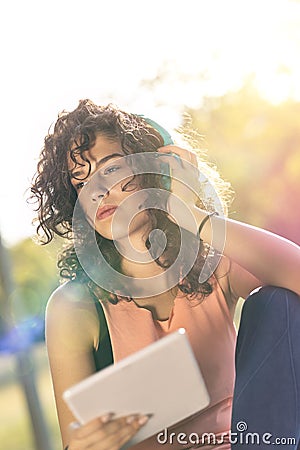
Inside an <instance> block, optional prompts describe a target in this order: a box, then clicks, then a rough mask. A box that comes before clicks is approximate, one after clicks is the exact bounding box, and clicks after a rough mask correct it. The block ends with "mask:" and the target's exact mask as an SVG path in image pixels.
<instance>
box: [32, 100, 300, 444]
mask: <svg viewBox="0 0 300 450" xmlns="http://www.w3.org/2000/svg"><path fill="white" fill-rule="evenodd" d="M204 173H205V174H204ZM32 193H33V196H35V197H36V199H37V200H38V211H39V227H38V230H39V231H43V232H44V235H45V237H46V241H45V242H46V243H47V242H50V241H51V240H52V238H53V236H54V235H58V236H62V237H64V238H68V239H69V247H67V248H65V250H64V252H63V253H62V256H61V258H60V260H59V267H60V273H61V275H62V277H63V278H65V279H69V281H68V282H67V283H65V284H63V285H62V286H61V287H60V288H58V289H57V290H56V291H55V292H54V293H53V295H52V296H51V298H50V300H49V303H48V307H47V317H46V338H47V349H48V354H49V360H50V366H51V373H52V379H53V385H54V391H55V397H56V404H57V411H58V417H59V423H60V428H61V433H62V440H63V446H64V447H66V446H67V448H68V449H69V450H77V449H80V450H84V449H95V450H96V449H97V450H106V449H109V450H114V449H119V448H121V447H122V445H124V443H125V442H127V441H128V440H130V439H131V437H132V436H133V435H134V434H135V433H136V432H137V430H139V428H140V427H142V426H143V425H144V424H145V423H146V422H147V420H148V419H149V418H148V417H147V416H129V417H124V418H121V419H114V417H113V414H109V415H107V416H105V417H100V418H99V419H96V420H94V421H92V422H90V423H89V424H87V425H85V426H81V427H79V426H77V425H76V424H75V426H74V424H73V426H70V423H73V422H74V417H73V416H72V414H71V412H70V411H69V410H68V408H67V406H66V404H65V403H64V402H63V400H62V393H63V392H64V391H65V390H66V389H67V388H68V387H70V386H71V385H73V384H75V383H77V382H79V381H80V380H82V379H84V378H86V377H87V376H89V375H91V374H92V373H94V372H95V371H98V370H101V369H102V368H103V367H105V366H107V365H109V364H111V363H112V362H117V361H119V360H120V359H122V358H124V357H126V356H127V355H129V354H131V353H133V352H135V351H137V350H139V349H141V348H143V347H145V346H146V345H148V344H150V343H151V342H153V341H155V340H157V339H159V338H161V337H163V336H165V335H166V334H168V333H170V332H172V331H174V330H175V329H178V328H179V327H184V328H186V330H187V333H188V336H189V339H190V342H191V345H192V347H193V350H194V353H195V356H196V358H197V360H198V363H199V366H200V367H201V371H202V373H203V375H204V378H205V381H206V384H207V388H208V391H209V394H210V400H211V401H210V405H209V406H208V407H207V408H206V409H205V410H203V411H200V412H199V413H197V414H195V415H194V416H192V417H191V418H187V419H186V420H184V421H183V422H181V423H180V424H177V425H176V426H174V427H172V429H171V431H173V432H174V433H175V435H177V434H178V433H182V432H183V433H185V434H186V435H187V436H189V435H191V434H192V433H195V432H196V433H197V434H198V435H199V436H202V435H203V434H204V433H213V434H214V436H215V441H214V442H211V441H209V438H207V439H206V440H203V439H200V440H199V441H198V442H195V441H189V442H186V443H180V442H178V440H177V441H176V440H175V441H173V443H170V442H169V443H167V444H166V445H165V448H167V449H169V448H170V449H171V448H172V449H177V448H198V447H200V446H201V447H203V448H212V447H213V448H217V447H219V448H224V449H225V448H230V441H231V443H232V444H235V446H236V447H237V448H242V447H243V445H244V442H243V439H242V438H243V436H242V437H241V436H240V434H241V432H243V431H245V429H246V428H247V427H249V431H251V432H256V433H266V432H268V433H270V434H272V436H273V438H274V436H275V437H276V436H277V437H278V436H279V437H280V436H286V437H291V438H294V441H295V443H292V444H291V446H288V447H287V445H285V448H297V442H298V439H299V428H300V422H299V417H300V412H299V403H297V401H298V400H297V398H296V397H297V394H298V395H299V378H300V369H299V360H300V358H298V357H297V354H296V353H297V352H298V354H299V350H298V349H297V346H296V345H294V344H293V343H294V342H295V340H296V339H298V342H299V337H300V335H299V329H300V327H298V326H297V324H299V320H300V303H299V298H298V296H299V294H300V283H299V279H298V274H299V269H300V250H299V247H298V246H296V245H295V244H293V243H291V242H289V241H287V240H286V239H283V238H281V237H279V236H276V235H274V234H272V233H269V232H267V231H264V230H262V229H258V228H255V227H252V226H250V225H247V224H244V223H241V222H238V221H234V220H231V219H228V218H226V217H225V216H226V214H224V213H223V211H224V210H225V211H226V199H227V198H228V186H227V185H226V183H222V181H221V180H220V178H219V177H218V175H217V174H216V172H214V171H213V170H212V169H209V168H208V167H207V166H206V165H205V164H204V163H203V162H201V161H200V160H199V159H198V158H197V157H196V155H195V153H194V152H192V151H189V150H187V149H183V148H181V147H178V146H176V145H174V144H173V142H172V140H171V138H170V136H169V135H168V133H167V132H166V131H165V130H164V129H163V128H162V127H160V126H159V125H157V124H156V123H155V122H153V121H151V120H150V119H147V118H144V117H143V116H138V115H135V114H129V113H126V112H123V111H121V110H119V109H118V108H116V107H114V106H112V105H108V106H107V107H99V106H97V105H95V104H94V103H92V102H91V101H89V100H84V101H81V102H80V103H79V106H78V107H77V108H76V109H75V110H74V111H73V112H71V113H67V112H64V113H62V114H61V115H60V116H59V118H58V120H57V122H56V124H55V127H54V130H53V133H51V134H49V135H48V136H46V138H45V145H44V148H43V151H42V153H41V158H40V162H39V164H38V170H37V174H36V177H35V180H34V183H33V186H32ZM225 227H226V239H225ZM208 244H210V245H208ZM153 280H155V283H154V282H153ZM267 285H268V286H267ZM259 286H265V287H263V288H261V289H260V290H257V291H256V292H255V293H254V294H252V295H251V296H250V297H249V294H250V293H251V291H253V290H254V289H255V288H258V287H259ZM270 286H274V287H270ZM275 287H277V288H275ZM240 297H243V298H247V297H248V299H247V302H246V305H247V307H246V308H244V313H243V317H242V322H241V327H240V331H239V340H238V347H237V354H236V369H237V373H236V385H235V392H234V402H233V412H232V398H233V391H234V378H235V368H234V352H235V345H236V333H235V329H234V326H233V315H234V311H235V306H236V303H237V300H238V299H239V298H240ZM281 346H282V348H281ZM298 348H299V345H298ZM284 357H285V358H286V359H287V363H288V364H289V367H290V369H289V371H288V374H287V375H283V374H285V371H283V370H282V371H281V370H278V367H279V364H280V363H281V361H283V360H284ZM274 367H276V370H275V371H274ZM187 379H188V374H187ZM279 383H284V395H280V394H279V391H280V385H279ZM154 394H155V393H154ZM275 394H276V395H275ZM295 398H296V400H295ZM162 401H163V400H162ZM266 401H267V402H268V404H267V405H266V404H265V402H266ZM266 408H268V409H266ZM283 408H284V411H285V414H288V417H289V418H288V419H287V420H285V419H283V418H282V409H283ZM112 413H113V411H112ZM231 421H232V423H231ZM242 421H244V422H243V423H244V424H246V425H244V426H245V427H246V428H244V430H243V429H242V428H241V423H242ZM230 428H231V431H232V432H233V433H234V432H237V433H236V435H235V434H234V435H233V438H232V437H231V435H230ZM276 433H277V434H276ZM287 433H289V434H287ZM236 436H237V437H238V439H236ZM245 445H247V446H249V442H247V443H246V444H245ZM206 446H207V447H206ZM160 447H161V444H159V442H158V441H157V439H156V438H155V436H154V437H153V438H149V439H147V440H146V441H144V442H143V443H140V444H138V445H136V446H134V447H132V448H135V449H136V450H139V449H140V450H147V449H151V450H154V449H158V448H160Z"/></svg>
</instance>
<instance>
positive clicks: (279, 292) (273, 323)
mask: <svg viewBox="0 0 300 450" xmlns="http://www.w3.org/2000/svg"><path fill="white" fill-rule="evenodd" d="M299 278H300V274H299ZM235 362H236V382H235V390H234V399H233V413H232V428H231V429H232V436H231V440H232V448H233V449H234V450H238V449H245V450H246V449H254V448H269V449H272V448H274V447H275V449H285V450H292V449H293V450H295V449H297V448H298V449H300V297H299V296H298V295H296V294H295V293H294V292H291V291H289V290H287V289H283V288H277V287H273V286H265V287H263V288H260V289H259V290H257V291H254V293H252V294H251V295H250V296H249V297H248V299H247V300H246V302H245V304H244V307H243V311H242V318H241V323H240V328H239V333H238V341H237V348H236V361H235ZM291 439H293V441H292V440H291ZM272 444H273V447H272Z"/></svg>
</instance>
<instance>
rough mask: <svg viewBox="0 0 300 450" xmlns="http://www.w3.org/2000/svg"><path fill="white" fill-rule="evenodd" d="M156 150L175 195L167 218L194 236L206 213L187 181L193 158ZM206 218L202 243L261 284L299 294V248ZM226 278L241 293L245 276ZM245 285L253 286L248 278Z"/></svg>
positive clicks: (273, 236) (187, 153)
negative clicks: (166, 163)
mask: <svg viewBox="0 0 300 450" xmlns="http://www.w3.org/2000/svg"><path fill="white" fill-rule="evenodd" d="M158 151H159V152H160V154H161V157H162V158H165V159H166V161H169V164H170V167H171V169H172V173H173V177H172V178H173V179H172V185H171V191H172V192H173V193H174V194H175V198H174V196H173V199H172V196H171V197H170V198H171V200H170V204H169V209H170V211H169V213H170V217H171V218H172V217H174V218H176V219H179V221H180V222H181V223H180V225H181V226H183V227H184V228H186V229H188V230H189V231H191V232H192V233H195V229H197V228H199V226H200V224H201V223H202V221H203V219H205V217H206V216H207V214H208V213H207V211H204V210H202V209H199V208H198V207H197V206H195V193H194V192H192V191H193V190H192V189H191V187H190V186H191V184H190V180H191V179H193V170H192V168H193V167H196V168H197V158H196V155H195V154H194V153H193V152H191V151H189V150H186V149H183V148H181V147H177V146H175V145H169V146H165V147H161V148H160V149H158ZM172 154H173V155H174V154H175V155H178V156H179V157H180V160H181V163H179V164H178V162H176V161H174V158H171V159H170V158H169V157H170V155H172ZM167 155H168V157H167ZM166 157H167V158H166ZM175 159H176V158H175ZM180 160H179V161H180ZM196 170H197V169H196ZM174 176H175V179H174ZM176 176H177V179H176ZM177 180H186V181H185V182H179V181H177ZM176 197H178V198H179V199H181V202H180V201H179V203H178V202H177V201H176ZM171 203H172V204H171ZM183 203H184V204H185V205H186V206H187V207H188V208H189V210H190V212H191V213H192V214H191V215H190V214H187V211H186V209H185V208H183V206H182V205H183ZM189 216H190V217H189ZM191 218H192V220H191ZM209 219H210V220H207V221H206V222H205V224H204V226H203V228H202V230H201V238H202V240H203V241H204V242H207V243H209V244H210V245H211V246H212V247H214V248H215V249H216V250H218V251H219V252H220V253H222V254H224V255H225V256H227V257H228V258H230V260H232V261H233V262H234V263H236V267H238V266H240V268H241V271H243V269H244V270H245V271H246V272H245V273H247V272H248V273H249V276H250V274H252V275H253V276H254V277H255V278H256V279H258V280H259V281H260V282H261V283H262V284H268V285H273V286H281V287H284V288H287V289H290V290H292V291H294V292H296V293H297V294H298V295H300V247H299V246H298V245H296V244H295V243H293V242H291V241H289V240H288V239H285V238H283V237H280V236H278V235H276V234H274V233H271V232H269V231H266V230H263V229H261V228H257V227H254V226H252V225H248V224H246V223H243V222H239V221H237V220H232V219H228V218H226V217H221V216H217V215H214V216H211V217H210V218H209ZM196 227H197V228H196ZM229 277H231V279H230V283H231V285H237V286H241V290H242V291H243V286H242V284H243V283H242V281H241V280H243V279H247V277H245V276H240V274H239V270H232V271H231V274H229ZM248 278H249V277H248ZM248 284H249V285H252V284H253V281H252V279H251V280H250V282H249V283H248ZM246 285H247V283H246V284H245V286H246ZM246 287H247V286H246ZM245 290H247V289H244V291H245Z"/></svg>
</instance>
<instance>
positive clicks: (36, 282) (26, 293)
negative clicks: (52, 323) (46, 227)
mask: <svg viewBox="0 0 300 450" xmlns="http://www.w3.org/2000/svg"><path fill="white" fill-rule="evenodd" d="M60 245H61V244H60V243H59V242H58V241H57V240H56V241H54V242H53V243H51V244H49V245H48V246H41V245H37V244H36V243H35V242H34V241H33V240H32V239H31V238H27V239H24V240H22V241H20V242H18V243H17V244H15V245H13V246H12V247H10V248H9V249H6V252H7V255H8V258H9V261H8V267H10V268H11V280H12V286H11V291H12V292H11V293H10V295H9V298H6V299H5V298H4V296H5V294H4V290H3V287H2V286H0V299H1V302H0V305H2V307H1V311H0V313H1V318H2V323H3V324H5V326H6V327H8V328H10V326H12V325H16V324H20V323H22V322H24V321H27V320H30V319H32V318H33V321H34V318H35V319H38V320H43V319H44V315H45V308H46V304H47V300H48V298H49V296H50V294H51V292H52V291H53V290H54V289H55V288H56V287H57V286H58V284H59V277H58V273H57V268H56V258H57V252H58V248H59V247H60ZM0 328H1V327H0ZM1 331H2V332H3V330H0V332H1Z"/></svg>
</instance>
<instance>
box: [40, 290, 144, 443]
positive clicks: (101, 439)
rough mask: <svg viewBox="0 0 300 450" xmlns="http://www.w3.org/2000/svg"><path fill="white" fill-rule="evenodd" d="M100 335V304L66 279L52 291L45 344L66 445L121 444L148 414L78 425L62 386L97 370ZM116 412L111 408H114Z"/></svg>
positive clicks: (67, 385) (135, 430) (99, 419)
mask: <svg viewBox="0 0 300 450" xmlns="http://www.w3.org/2000/svg"><path fill="white" fill-rule="evenodd" d="M98 338H99V320H98V317H97V313H96V308H95V306H94V304H93V302H92V301H91V300H90V298H89V296H88V292H87V290H85V289H84V288H83V287H82V286H80V285H79V284H78V283H73V282H70V283H66V284H65V285H63V286H62V287H60V288H58V289H57V290H56V291H55V292H54V293H53V294H52V296H51V297H50V299H49V302H48V305H47V312H46V344H47V351H48V357H49V363H50V369H51V375H52V382H53V388H54V395H55V401H56V407H57V413H58V420H59V425H60V430H61V435H62V441H63V448H65V447H66V446H67V445H68V446H69V450H79V449H80V450H84V449H86V448H89V449H94V450H106V449H107V450H113V449H115V450H118V449H119V448H120V447H121V446H122V445H123V444H124V443H125V442H126V441H127V440H129V439H130V438H131V437H132V436H133V435H134V434H135V433H136V432H137V431H138V429H139V428H140V427H141V426H142V425H143V422H144V423H145V421H146V418H144V419H143V418H142V417H127V418H122V419H115V420H114V419H113V417H103V418H102V419H101V418H98V419H96V420H93V421H92V422H89V423H88V424H86V425H84V426H81V427H79V428H75V427H70V423H72V422H75V421H76V419H75V417H74V416H73V415H72V413H71V411H70V410H69V408H68V407H67V405H66V403H65V402H64V400H63V398H62V394H63V392H64V391H65V390H66V389H68V388H69V387H70V386H72V385H73V384H76V383H78V382H79V381H81V380H83V379H84V378H86V377H88V376H89V375H91V374H93V373H95V365H94V360H93V348H94V347H95V345H97V343H98V342H97V340H98ZM112 412H113V411H112Z"/></svg>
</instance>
